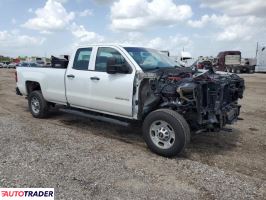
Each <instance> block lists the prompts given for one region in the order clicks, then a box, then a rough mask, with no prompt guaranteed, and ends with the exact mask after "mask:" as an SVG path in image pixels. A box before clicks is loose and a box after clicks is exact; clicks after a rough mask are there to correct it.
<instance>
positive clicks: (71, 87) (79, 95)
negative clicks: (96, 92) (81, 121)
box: [65, 47, 93, 108]
mask: <svg viewBox="0 0 266 200" xmlns="http://www.w3.org/2000/svg"><path fill="white" fill-rule="evenodd" d="M92 49H93V48H90V47H89V48H80V49H78V50H77V51H76V55H75V58H74V61H73V66H72V67H70V66H69V67H68V69H67V71H66V77H65V82H66V96H67V101H68V103H69V104H70V105H71V106H74V107H88V108H89V107H91V105H90V82H91V81H90V79H89V77H90V72H89V64H90V60H91V58H92V57H91V54H92Z"/></svg>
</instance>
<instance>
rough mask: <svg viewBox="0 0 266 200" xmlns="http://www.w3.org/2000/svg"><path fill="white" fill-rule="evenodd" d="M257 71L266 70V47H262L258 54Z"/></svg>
mask: <svg viewBox="0 0 266 200" xmlns="http://www.w3.org/2000/svg"><path fill="white" fill-rule="evenodd" d="M255 71H256V72H266V48H265V47H260V48H259V50H258V54H257V65H256V68H255Z"/></svg>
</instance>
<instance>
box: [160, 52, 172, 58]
mask: <svg viewBox="0 0 266 200" xmlns="http://www.w3.org/2000/svg"><path fill="white" fill-rule="evenodd" d="M160 52H161V53H162V54H164V55H166V56H168V57H170V52H169V51H160Z"/></svg>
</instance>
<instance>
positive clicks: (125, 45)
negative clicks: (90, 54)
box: [77, 43, 147, 48]
mask: <svg viewBox="0 0 266 200" xmlns="http://www.w3.org/2000/svg"><path fill="white" fill-rule="evenodd" d="M88 46H119V47H139V48H147V47H144V46H141V45H132V44H118V43H99V44H88V45H81V46H78V47H77V48H84V47H88Z"/></svg>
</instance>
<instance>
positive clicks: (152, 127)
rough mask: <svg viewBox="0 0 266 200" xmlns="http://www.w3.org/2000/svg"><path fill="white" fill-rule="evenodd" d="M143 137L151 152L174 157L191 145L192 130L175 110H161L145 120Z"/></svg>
mask: <svg viewBox="0 0 266 200" xmlns="http://www.w3.org/2000/svg"><path fill="white" fill-rule="evenodd" d="M143 136H144V139H145V142H146V143H147V145H148V147H149V148H150V149H151V151H153V152H155V153H157V154H159V155H161V156H166V157H172V156H175V155H178V154H179V153H181V152H182V151H183V150H184V149H185V147H186V146H187V144H188V143H189V141H190V129H189V125H188V124H187V122H186V120H185V119H184V118H183V117H182V116H181V115H180V114H178V113H177V112H175V111H173V110H169V109H160V110H156V111H153V112H151V113H150V114H149V115H148V116H147V117H146V118H145V120H144V123H143Z"/></svg>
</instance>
